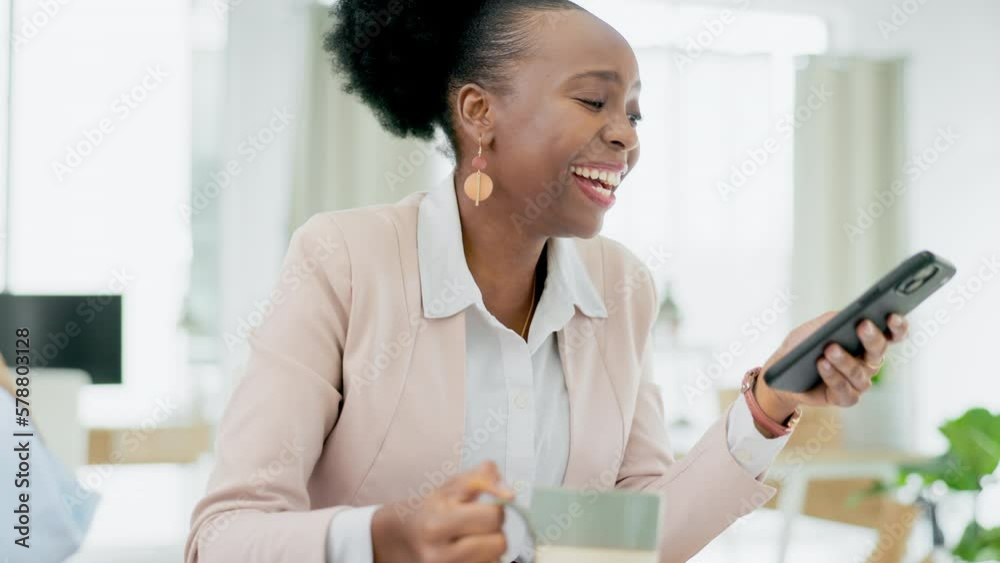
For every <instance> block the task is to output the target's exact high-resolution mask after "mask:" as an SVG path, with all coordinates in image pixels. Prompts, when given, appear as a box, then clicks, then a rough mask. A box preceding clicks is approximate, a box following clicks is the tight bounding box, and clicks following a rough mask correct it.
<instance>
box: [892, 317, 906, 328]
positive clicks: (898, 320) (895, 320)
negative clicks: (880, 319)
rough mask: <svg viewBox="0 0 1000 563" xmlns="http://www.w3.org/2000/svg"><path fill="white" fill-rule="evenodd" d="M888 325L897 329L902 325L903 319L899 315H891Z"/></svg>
mask: <svg viewBox="0 0 1000 563" xmlns="http://www.w3.org/2000/svg"><path fill="white" fill-rule="evenodd" d="M889 324H891V325H892V326H894V327H896V328H899V327H900V326H902V325H903V319H902V318H901V317H900V316H899V315H893V316H892V317H890V318H889Z"/></svg>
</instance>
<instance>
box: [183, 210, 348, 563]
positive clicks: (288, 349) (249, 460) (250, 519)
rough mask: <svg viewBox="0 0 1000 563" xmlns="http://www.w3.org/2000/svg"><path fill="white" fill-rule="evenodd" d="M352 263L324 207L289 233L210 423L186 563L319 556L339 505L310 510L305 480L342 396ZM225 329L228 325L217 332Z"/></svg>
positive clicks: (304, 562) (294, 561)
mask: <svg viewBox="0 0 1000 563" xmlns="http://www.w3.org/2000/svg"><path fill="white" fill-rule="evenodd" d="M350 304H351V263H350V257H349V255H348V252H347V247H346V245H345V243H344V239H343V233H342V232H341V231H340V230H339V227H337V225H336V223H335V220H334V217H333V215H332V214H322V215H317V216H314V217H312V218H311V219H310V220H309V221H307V222H306V223H305V224H304V225H302V226H301V227H299V228H298V229H297V230H296V231H295V233H294V234H293V236H292V239H291V242H290V244H289V248H288V252H287V254H286V256H285V259H284V261H283V264H282V269H281V275H280V278H279V281H278V283H277V285H276V287H275V289H274V290H273V291H272V292H271V295H270V296H269V299H268V300H267V301H266V302H264V303H258V307H257V308H258V310H260V311H261V314H262V316H263V317H264V320H263V321H261V322H260V323H259V325H258V328H257V329H256V331H254V332H253V333H252V335H250V336H249V338H248V340H247V344H249V347H250V355H249V359H248V363H247V367H246V372H245V375H244V377H243V378H242V379H241V380H240V382H239V383H238V385H237V387H236V389H235V390H234V392H233V395H232V398H231V399H230V402H229V404H228V406H227V407H226V411H225V414H224V415H223V418H222V420H221V423H220V426H219V428H218V433H217V442H216V452H215V455H216V465H215V468H214V470H213V472H212V475H211V477H210V479H209V483H208V488H207V493H206V495H205V497H204V498H203V499H202V500H201V501H200V502H199V503H198V504H197V505H196V506H195V509H194V512H193V514H192V517H191V530H190V533H189V536H188V539H187V543H186V546H185V560H186V562H187V563H243V562H246V561H255V562H258V563H279V562H288V563H323V562H324V561H326V559H325V546H326V541H327V534H328V528H329V526H330V522H331V520H332V519H333V516H334V515H335V514H336V513H337V512H339V511H340V510H344V509H346V508H348V507H346V506H334V507H329V508H324V509H320V510H313V509H312V507H311V506H310V498H309V492H308V490H307V484H308V481H309V478H310V476H311V475H312V472H313V469H314V467H315V465H316V462H317V460H318V459H319V456H320V454H321V452H322V450H323V443H324V441H325V439H326V437H327V436H328V435H329V433H330V432H331V431H332V430H333V427H334V425H335V424H336V421H337V417H338V415H339V411H340V404H341V390H342V389H343V387H342V385H341V373H342V366H341V358H342V356H343V347H344V342H345V337H346V332H347V325H348V318H349V315H350ZM227 338H228V337H227Z"/></svg>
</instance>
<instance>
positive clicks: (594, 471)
mask: <svg viewBox="0 0 1000 563" xmlns="http://www.w3.org/2000/svg"><path fill="white" fill-rule="evenodd" d="M605 320H606V319H596V320H595V319H591V318H588V317H587V316H586V315H583V314H581V313H580V312H579V311H577V313H576V314H575V315H574V316H573V318H572V319H571V320H570V322H569V323H567V325H566V326H565V327H564V328H563V329H562V330H560V331H559V332H558V333H557V340H558V344H559V357H560V358H561V360H562V365H563V373H564V375H565V378H566V391H567V393H568V395H569V413H570V432H569V435H570V441H569V460H568V462H567V464H566V475H565V477H564V478H563V485H564V486H566V487H571V488H585V487H586V488H592V489H596V490H609V489H613V488H614V486H615V482H616V480H617V477H618V468H619V467H620V466H621V462H622V457H623V455H624V449H625V439H624V434H625V430H624V421H623V418H622V411H621V407H620V406H619V400H618V395H617V390H616V389H615V387H614V385H613V384H612V382H611V374H609V373H608V371H607V369H606V366H605V362H604V354H603V351H602V350H600V349H599V348H598V339H597V337H596V333H597V332H598V331H600V329H601V326H600V324H601V323H603V322H604V321H605Z"/></svg>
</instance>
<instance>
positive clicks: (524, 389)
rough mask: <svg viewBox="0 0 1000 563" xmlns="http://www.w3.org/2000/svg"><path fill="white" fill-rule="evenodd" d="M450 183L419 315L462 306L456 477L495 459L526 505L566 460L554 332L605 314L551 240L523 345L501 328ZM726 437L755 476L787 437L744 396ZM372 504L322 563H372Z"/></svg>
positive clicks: (445, 185) (424, 215) (522, 537)
mask: <svg viewBox="0 0 1000 563" xmlns="http://www.w3.org/2000/svg"><path fill="white" fill-rule="evenodd" d="M452 181H453V179H452V177H451V176H449V177H448V178H447V179H446V181H445V182H442V183H441V185H439V186H437V187H436V189H434V190H432V191H430V192H429V193H428V194H427V196H426V197H425V198H424V200H423V201H421V204H420V210H419V215H418V219H417V253H418V261H419V269H420V285H421V293H422V297H423V304H424V311H425V312H424V316H425V317H426V318H444V317H449V316H452V315H455V314H458V313H459V312H461V311H463V310H467V311H466V316H465V319H466V326H465V330H466V350H465V354H466V386H465V389H466V391H465V401H466V403H465V430H464V444H463V450H462V455H461V471H465V470H468V469H472V468H473V467H475V466H476V465H478V464H479V463H481V462H482V461H485V460H492V461H494V462H495V463H496V464H497V467H499V468H500V472H501V475H502V476H503V479H504V482H505V483H506V484H507V485H508V486H509V487H511V488H513V489H514V490H515V493H516V495H517V499H516V501H517V502H520V503H525V504H526V503H527V502H528V499H527V497H528V495H529V494H530V489H531V487H533V486H536V485H537V486H559V485H561V484H562V481H563V476H564V474H565V470H566V463H567V461H568V459H569V431H570V428H569V421H570V418H569V397H568V394H567V391H566V382H565V379H564V374H563V369H562V361H561V359H560V358H559V349H558V346H557V340H556V339H557V334H556V333H557V332H558V331H559V330H561V329H562V328H563V327H564V326H566V324H567V323H568V322H569V320H570V319H571V318H572V317H573V315H574V314H575V309H576V308H579V309H580V312H581V313H583V314H585V315H587V316H591V317H601V318H606V317H607V314H608V313H607V309H606V308H605V306H604V302H603V301H602V299H601V297H600V295H599V294H598V292H597V289H596V288H595V287H594V286H593V284H592V283H591V281H590V275H589V273H588V272H587V271H586V269H585V267H584V265H583V263H582V262H581V260H580V257H579V255H578V254H577V251H576V247H575V244H574V243H573V241H572V240H570V239H563V238H557V237H553V238H550V239H549V241H548V244H547V245H546V253H545V256H546V260H547V262H546V264H547V267H548V268H547V275H546V279H545V282H544V287H543V290H542V294H541V297H540V299H539V301H538V305H537V308H536V311H535V314H534V317H533V318H532V320H531V324H530V326H529V327H528V335H527V337H528V338H527V342H525V341H524V340H522V339H521V337H520V335H519V334H517V333H515V332H514V331H513V330H511V329H509V328H507V327H506V326H504V325H503V324H501V323H500V322H499V321H498V320H497V319H496V318H494V317H493V315H492V314H490V312H489V311H488V310H487V309H486V307H485V306H484V305H483V299H482V294H481V293H480V291H479V287H478V286H477V285H476V283H475V281H474V279H473V277H472V273H471V272H470V271H469V267H468V264H467V263H466V261H465V252H464V248H463V243H462V231H461V219H460V216H459V212H458V202H457V200H456V194H455V190H454V188H453V183H452ZM456 287H457V288H464V289H463V290H461V291H459V292H458V293H457V295H456V296H455V298H454V299H449V300H441V299H435V296H440V295H444V294H445V290H446V289H448V290H449V291H452V292H454V289H453V288H456ZM727 441H728V443H729V450H730V452H734V457H735V459H736V461H737V462H738V463H739V464H740V465H741V466H742V467H743V468H744V469H746V470H747V471H748V472H749V473H750V474H752V475H754V476H755V477H756V476H758V475H760V474H761V473H763V472H764V471H765V470H766V469H767V467H769V466H770V465H771V463H772V462H773V461H774V458H775V456H777V454H778V452H779V451H781V448H782V447H784V445H785V443H786V442H787V441H788V437H787V436H786V437H783V438H777V439H772V440H769V439H766V438H764V437H763V436H762V435H761V434H760V433H759V432H758V431H757V429H756V428H755V427H754V423H753V418H752V417H751V415H750V411H749V409H748V408H747V406H746V403H745V402H744V401H742V400H740V401H737V402H736V405H735V407H734V408H733V409H732V410H731V411H730V415H729V419H728V420H727ZM377 508H378V506H368V507H363V508H355V509H351V510H347V511H343V512H340V513H338V514H337V515H336V516H334V518H333V520H332V522H331V524H330V531H329V534H328V541H327V563H342V562H347V561H350V562H352V563H353V562H360V563H370V562H371V561H372V545H371V520H372V515H373V514H374V512H375V510H376V509H377ZM334 530H336V533H334ZM504 534H505V535H506V538H507V546H508V548H507V552H506V553H505V554H504V556H503V558H502V559H501V560H502V561H512V560H514V559H515V558H516V557H518V555H519V554H520V556H521V557H520V560H521V561H529V560H530V559H531V555H530V551H531V549H530V544H529V543H528V541H530V540H528V538H527V534H526V530H525V529H524V525H523V523H522V522H521V520H520V519H519V518H516V517H515V516H514V515H513V514H512V513H510V512H509V509H508V513H507V514H506V518H505V519H504Z"/></svg>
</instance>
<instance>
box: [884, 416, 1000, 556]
mask: <svg viewBox="0 0 1000 563" xmlns="http://www.w3.org/2000/svg"><path fill="white" fill-rule="evenodd" d="M938 430H939V431H940V432H941V433H942V434H943V435H944V437H945V438H946V439H947V440H948V451H947V452H945V453H944V454H942V455H940V456H938V457H936V458H933V459H931V460H929V461H927V462H923V463H918V464H909V465H902V466H900V467H899V478H898V480H897V482H896V483H894V484H881V485H878V486H876V487H875V488H874V489H873V490H872V491H870V492H880V493H884V492H889V491H898V490H901V489H907V488H910V487H915V488H916V502H917V503H918V504H920V505H922V506H924V507H925V508H926V510H927V513H928V515H929V517H930V520H931V527H932V529H933V533H934V546H935V550H936V551H939V550H941V549H943V546H944V543H945V541H944V534H942V533H941V528H940V527H939V526H938V522H937V511H936V508H937V502H938V500H939V499H940V496H941V495H940V493H938V492H935V490H940V489H942V486H943V487H946V490H947V493H948V494H967V495H972V499H973V507H974V508H973V511H972V518H971V521H970V522H969V523H968V524H967V525H966V526H965V531H964V532H963V533H962V536H961V539H959V541H958V543H957V544H955V545H954V546H953V547H952V548H951V555H952V556H954V557H955V558H957V559H958V560H961V561H996V560H1000V527H996V528H991V529H986V528H984V527H983V526H981V525H980V524H979V522H978V521H977V519H976V517H977V514H978V512H979V511H978V507H979V498H980V494H981V493H982V491H983V489H984V488H985V487H987V486H990V485H991V484H993V483H994V482H995V478H994V477H993V473H994V472H995V471H996V469H997V465H998V463H1000V413H996V414H993V413H990V412H989V411H987V410H986V409H983V408H974V409H971V410H969V411H967V412H966V413H965V414H963V415H962V416H960V417H958V418H956V419H953V420H949V421H947V422H945V423H944V424H942V425H941V426H940V427H939V428H938ZM911 494H912V492H911Z"/></svg>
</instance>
